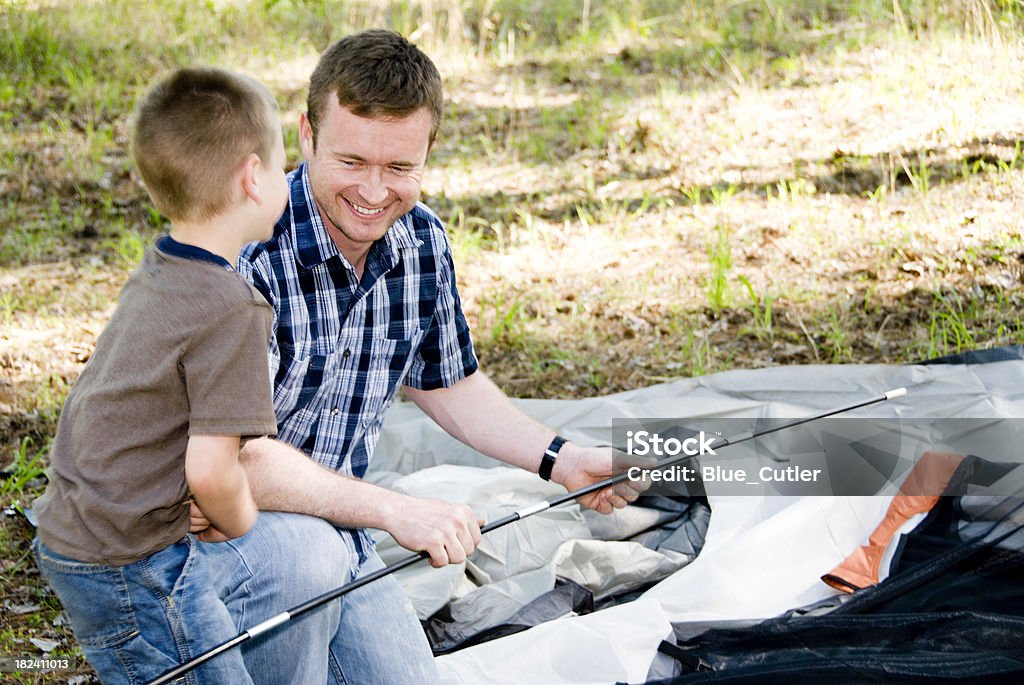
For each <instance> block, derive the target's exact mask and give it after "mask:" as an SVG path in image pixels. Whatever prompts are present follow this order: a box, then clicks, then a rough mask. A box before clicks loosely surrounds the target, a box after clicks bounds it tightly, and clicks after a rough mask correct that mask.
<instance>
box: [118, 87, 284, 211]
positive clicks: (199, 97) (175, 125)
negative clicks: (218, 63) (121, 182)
mask: <svg viewBox="0 0 1024 685" xmlns="http://www.w3.org/2000/svg"><path fill="white" fill-rule="evenodd" d="M276 110H277V103H276V102H275V101H274V97H273V96H272V95H271V94H270V92H269V91H268V90H267V89H266V88H264V87H263V86H262V85H260V84H259V83H257V82H256V81H254V80H253V79H251V78H248V77H246V76H242V75H240V74H234V73H232V72H229V71H224V70H223V69H214V68H206V67H194V68H186V69H178V70H176V71H174V72H172V73H171V74H169V75H168V76H166V77H165V78H163V79H162V80H161V81H160V82H159V83H157V84H156V85H155V86H153V88H152V89H151V90H150V91H149V93H147V94H146V96H145V97H144V98H143V99H142V101H141V102H140V103H139V104H138V106H137V108H136V110H135V114H134V115H133V118H132V125H131V152H132V158H133V159H134V160H135V165H136V166H137V167H138V169H139V173H140V174H141V175H142V180H143V181H144V182H145V184H146V190H147V191H149V197H150V198H151V199H152V200H153V204H154V205H156V207H157V209H159V210H160V211H161V212H163V213H164V214H166V215H167V216H168V217H169V218H170V219H171V220H172V221H173V220H183V221H195V220H199V221H203V220H207V219H210V218H212V217H214V216H216V215H217V214H218V213H220V212H221V211H223V210H224V209H225V208H226V207H227V206H228V204H229V203H230V202H231V199H232V187H231V184H230V183H229V181H230V179H231V177H232V176H233V175H234V173H235V171H236V170H237V169H238V165H239V164H240V163H241V162H242V161H243V160H244V159H245V157H246V156H247V155H249V154H252V153H255V154H256V155H258V156H259V158H260V159H261V160H263V162H264V163H267V161H268V160H269V158H270V154H271V150H273V146H274V143H275V140H276V136H277V133H276V131H275V128H276V127H278V126H279V124H278V123H277V121H276V117H274V116H272V112H275V111H276Z"/></svg>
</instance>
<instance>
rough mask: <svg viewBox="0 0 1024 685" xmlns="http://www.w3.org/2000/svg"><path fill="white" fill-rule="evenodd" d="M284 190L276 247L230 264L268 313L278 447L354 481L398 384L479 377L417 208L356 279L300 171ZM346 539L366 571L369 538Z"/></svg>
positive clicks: (430, 225)
mask: <svg viewBox="0 0 1024 685" xmlns="http://www.w3.org/2000/svg"><path fill="white" fill-rule="evenodd" d="M288 182H289V187H290V197H289V202H288V207H287V208H286V209H285V212H284V215H283V216H282V217H281V219H280V220H279V221H278V223H277V225H276V226H275V227H274V237H273V238H271V239H270V240H269V241H268V242H266V243H252V244H250V245H248V246H246V248H245V249H243V251H242V254H241V256H240V257H239V260H238V271H239V272H240V273H241V274H242V275H243V276H244V277H245V278H247V279H249V280H250V281H251V282H252V284H253V285H254V286H256V288H257V289H258V290H259V291H260V292H262V293H263V295H264V296H265V297H266V298H267V301H268V302H269V303H270V304H271V306H273V308H274V326H273V329H272V333H271V337H270V350H269V355H270V374H271V377H272V378H273V382H274V409H275V411H276V413H277V424H278V434H277V439H278V440H282V441H284V442H287V443H289V444H291V445H294V446H295V447H297V448H299V449H300V450H302V451H303V452H305V453H306V454H308V455H309V456H310V457H312V458H313V459H314V460H316V461H317V462H319V463H320V464H323V465H324V466H327V467H328V468H332V469H334V470H336V471H339V472H341V473H344V474H347V475H351V476H356V477H362V476H363V474H365V473H366V468H367V466H368V465H369V460H370V455H371V454H373V449H374V447H375V446H376V444H377V440H378V439H379V437H380V430H381V424H382V423H383V419H384V410H385V409H387V407H388V406H389V405H390V404H391V401H392V400H393V399H394V398H395V395H396V394H397V392H398V388H399V385H400V384H405V385H409V386H412V387H415V388H420V389H424V390H432V389H435V388H441V387H448V386H451V385H453V384H455V383H456V382H458V381H459V380H461V379H463V378H465V377H466V376H468V375H469V374H471V373H473V372H474V371H476V369H477V360H476V356H475V354H474V352H473V344H472V342H471V340H470V335H469V327H468V326H467V324H466V319H465V317H464V316H463V313H462V305H461V303H460V301H459V294H458V292H457V291H456V288H455V270H454V265H453V263H452V254H451V245H450V244H449V242H448V236H447V235H446V234H445V231H444V226H443V224H442V223H441V221H440V219H438V217H437V216H436V215H435V214H434V213H433V212H432V211H430V209H428V208H427V207H426V206H425V205H423V204H422V203H420V204H418V205H417V206H416V208H415V209H413V210H412V211H411V212H409V213H408V214H406V215H405V216H403V217H402V218H400V219H399V220H398V221H396V222H395V223H394V224H393V225H392V226H391V228H390V229H388V232H387V234H386V235H385V236H384V238H383V239H382V240H378V241H377V242H376V243H374V244H373V246H372V247H371V248H370V251H369V253H368V254H367V257H366V265H365V269H364V272H363V278H362V280H360V279H358V278H357V277H356V272H355V270H354V269H353V268H352V266H351V265H350V264H349V263H348V261H347V260H346V259H345V258H344V257H343V256H342V255H341V253H340V252H339V251H338V248H337V247H336V246H335V244H334V242H333V241H332V240H331V237H330V235H329V234H328V233H327V229H326V228H325V227H324V224H323V220H322V219H321V217H320V213H319V212H318V211H317V209H316V205H315V204H314V201H313V197H312V195H311V193H310V188H309V179H308V176H307V170H306V165H305V164H303V165H302V166H300V167H299V168H298V169H296V170H295V171H293V172H292V173H291V174H289V176H288ZM351 540H352V543H353V545H354V550H353V551H355V552H357V555H358V557H359V559H360V561H362V560H364V559H365V556H366V553H367V551H368V550H369V549H370V547H369V536H368V535H367V534H366V533H365V532H360V533H359V534H355V532H354V531H353V535H352V536H351Z"/></svg>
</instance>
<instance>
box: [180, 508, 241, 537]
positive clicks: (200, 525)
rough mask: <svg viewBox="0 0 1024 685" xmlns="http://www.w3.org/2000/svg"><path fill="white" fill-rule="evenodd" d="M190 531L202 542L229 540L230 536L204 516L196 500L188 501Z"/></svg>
mask: <svg viewBox="0 0 1024 685" xmlns="http://www.w3.org/2000/svg"><path fill="white" fill-rule="evenodd" d="M187 504H188V519H189V527H188V532H190V533H193V534H195V536H196V537H197V538H199V540H200V541H201V542H227V541H228V540H230V539H231V538H229V537H228V536H227V535H225V534H224V533H222V532H220V531H219V530H217V528H216V527H215V526H214V525H213V524H212V523H210V519H208V518H206V517H205V516H203V512H202V510H201V509H200V508H199V505H198V504H196V503H195V502H193V501H191V500H189V501H188V503H187Z"/></svg>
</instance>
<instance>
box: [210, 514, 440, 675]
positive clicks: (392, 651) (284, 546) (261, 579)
mask: <svg viewBox="0 0 1024 685" xmlns="http://www.w3.org/2000/svg"><path fill="white" fill-rule="evenodd" d="M199 547H200V558H201V559H202V561H203V562H204V567H205V570H206V571H207V572H209V574H210V577H211V578H213V579H214V585H215V590H216V592H217V594H218V595H219V597H220V598H221V599H222V600H223V602H224V605H226V607H227V610H228V612H229V614H230V615H231V618H232V620H233V621H234V624H235V625H236V626H238V628H239V629H240V630H244V629H246V628H251V627H252V626H253V625H255V624H256V623H259V622H261V621H264V620H266V619H268V618H270V617H271V616H275V615H277V614H279V613H281V612H282V611H285V610H287V609H290V608H291V607H294V606H296V605H298V604H301V603H303V602H305V601H306V600H309V599H312V598H313V597H316V596H317V595H320V594H323V593H324V592H327V591H329V590H333V589H334V588H336V587H339V586H341V585H344V584H345V583H347V582H348V581H349V580H350V578H349V567H350V564H349V554H348V551H347V548H346V547H345V545H344V543H343V542H342V540H341V537H340V536H339V535H338V531H337V530H336V529H335V528H334V526H332V525H331V524H329V523H327V522H326V521H323V520H322V519H318V518H313V517H310V516H302V515H299V514H287V513H281V512H261V513H260V516H259V519H258V520H257V522H256V525H255V526H254V527H253V529H252V530H251V531H249V533H248V534H246V535H245V536H244V537H241V538H238V539H236V540H230V541H228V542H224V543H218V544H209V545H207V544H201V545H200V546H199ZM383 566H384V564H383V562H381V560H380V557H378V556H377V554H376V553H373V554H372V555H371V557H370V558H369V559H368V560H367V561H366V562H365V563H364V564H363V565H362V567H361V568H360V569H359V571H358V573H357V576H362V575H366V574H368V573H372V572H373V571H376V570H377V569H379V568H382V567H383ZM242 655H243V657H244V659H245V665H246V666H247V667H248V669H249V673H250V674H251V675H252V678H253V681H255V682H256V683H266V685H287V684H289V683H291V684H294V685H307V684H319V683H328V684H337V685H364V684H370V683H372V684H373V685H390V684H392V683H393V684H395V685H405V684H407V683H408V684H413V683H415V684H417V685H419V684H421V683H434V682H437V681H438V680H439V678H440V676H439V674H438V671H437V667H436V666H435V664H434V659H433V655H432V654H431V651H430V646H429V644H428V643H427V639H426V636H425V634H424V633H423V630H422V628H421V626H420V624H419V621H418V620H417V618H416V614H415V611H414V610H413V608H412V605H411V603H410V602H409V600H408V598H407V597H406V596H405V593H404V592H403V591H402V589H401V587H400V586H399V585H398V583H397V582H396V581H395V579H394V578H393V577H391V576H387V577H385V578H381V579H380V580H377V581H375V582H373V583H370V584H369V585H366V586H364V587H362V588H360V589H359V590H356V591H355V592H352V593H350V594H347V595H345V596H344V597H343V598H342V599H341V600H334V601H333V602H330V603H328V604H327V605H324V606H321V607H319V608H317V609H315V610H313V611H310V612H308V613H306V614H303V615H302V616H300V617H298V618H295V619H292V620H290V621H288V622H287V623H285V624H284V625H281V626H278V627H277V628H274V629H273V630H271V631H268V632H266V633H263V634H261V635H258V636H256V637H255V638H253V639H252V640H249V641H247V642H246V643H244V644H243V646H242ZM220 658H221V657H217V659H220ZM217 659H213V661H217Z"/></svg>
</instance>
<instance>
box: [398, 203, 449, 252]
mask: <svg viewBox="0 0 1024 685" xmlns="http://www.w3.org/2000/svg"><path fill="white" fill-rule="evenodd" d="M407 216H409V217H410V219H411V221H410V224H411V227H412V233H413V235H414V236H415V237H416V238H417V239H418V240H420V241H421V242H422V243H423V248H424V249H427V250H428V251H431V252H443V251H445V250H446V249H447V248H448V232H447V230H446V229H445V225H444V222H443V221H441V218H440V217H439V216H438V215H437V213H436V212H434V210H432V209H431V208H430V207H428V206H427V205H426V204H424V203H423V202H417V203H416V206H415V207H413V208H412V211H410V212H409V214H408V215H407Z"/></svg>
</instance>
